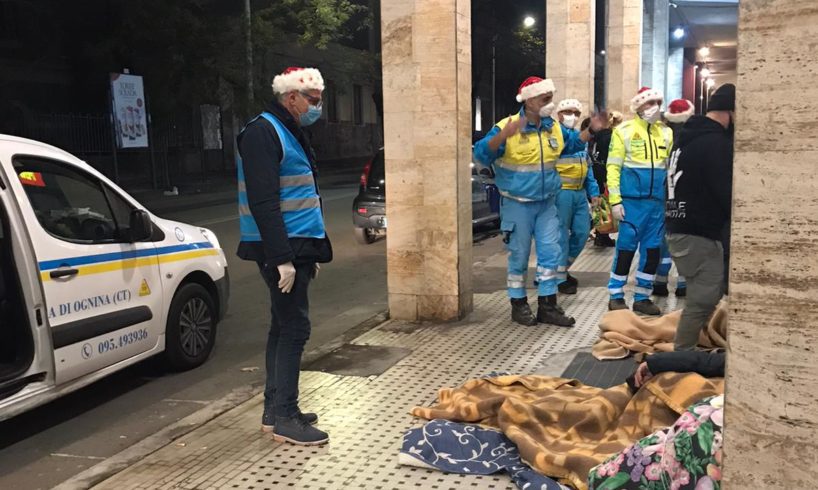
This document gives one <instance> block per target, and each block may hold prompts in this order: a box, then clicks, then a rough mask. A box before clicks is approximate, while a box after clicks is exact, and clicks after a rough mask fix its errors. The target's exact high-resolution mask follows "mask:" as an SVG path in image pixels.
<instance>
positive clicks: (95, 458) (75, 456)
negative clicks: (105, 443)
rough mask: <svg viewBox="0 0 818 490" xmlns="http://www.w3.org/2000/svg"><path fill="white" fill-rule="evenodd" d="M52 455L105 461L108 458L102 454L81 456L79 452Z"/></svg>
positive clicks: (53, 454) (52, 454)
mask: <svg viewBox="0 0 818 490" xmlns="http://www.w3.org/2000/svg"><path fill="white" fill-rule="evenodd" d="M51 456H56V457H58V458H74V459H94V460H97V461H103V460H105V459H108V458H104V457H102V456H80V455H78V454H65V453H51Z"/></svg>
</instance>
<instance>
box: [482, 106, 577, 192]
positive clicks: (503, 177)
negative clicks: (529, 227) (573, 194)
mask: <svg viewBox="0 0 818 490" xmlns="http://www.w3.org/2000/svg"><path fill="white" fill-rule="evenodd" d="M522 114H523V112H522V111H520V113H519V114H515V115H513V116H509V117H507V118H505V119H503V120H502V121H500V122H498V123H497V124H496V125H495V126H494V128H492V130H491V131H489V133H488V134H487V135H486V137H485V138H483V139H482V140H480V141H479V142H477V144H476V145H475V148H474V156H475V159H476V160H477V161H478V162H480V163H482V164H484V165H492V167H493V168H494V173H495V176H496V178H495V183H496V184H497V189H498V190H499V191H500V194H501V195H503V196H504V197H507V198H510V199H514V200H517V201H522V202H532V201H545V200H546V199H548V198H550V197H552V196H554V195H556V193H557V191H559V189H560V187H561V185H562V184H561V181H560V176H559V174H558V173H557V170H556V163H557V159H559V156H560V153H562V150H563V148H564V147H565V142H564V140H563V134H562V130H561V128H560V125H559V124H556V123H554V120H553V119H551V118H550V117H546V118H543V119H542V120H541V122H540V126H539V127H537V126H535V125H533V124H531V123H530V122H529V123H526V125H525V126H523V127H522V128H521V129H520V131H519V132H518V133H517V134H515V135H514V136H511V137H510V138H508V139H507V140H506V142H505V143H503V144H502V145H500V148H498V150H497V151H496V152H493V151H491V149H490V148H489V147H488V142H489V141H490V140H491V139H492V138H493V137H494V136H495V135H496V134H497V133H499V132H500V131H501V130H502V129H503V128H504V127H506V125H507V124H508V123H510V122H511V121H514V120H516V119H519V118H520V117H524V116H523V115H522Z"/></svg>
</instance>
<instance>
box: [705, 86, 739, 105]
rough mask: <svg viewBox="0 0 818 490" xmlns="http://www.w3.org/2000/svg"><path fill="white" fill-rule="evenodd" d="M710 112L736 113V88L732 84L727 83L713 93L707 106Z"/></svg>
mask: <svg viewBox="0 0 818 490" xmlns="http://www.w3.org/2000/svg"><path fill="white" fill-rule="evenodd" d="M707 110H708V111H734V110H736V86H735V85H733V84H732V83H725V84H724V85H722V86H721V87H719V88H718V90H716V92H715V93H713V96H712V97H710V102H709V103H708V104H707Z"/></svg>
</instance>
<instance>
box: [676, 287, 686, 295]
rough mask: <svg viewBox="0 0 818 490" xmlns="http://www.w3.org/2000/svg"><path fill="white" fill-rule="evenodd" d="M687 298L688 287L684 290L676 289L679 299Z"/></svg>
mask: <svg viewBox="0 0 818 490" xmlns="http://www.w3.org/2000/svg"><path fill="white" fill-rule="evenodd" d="M685 296H687V286H685V287H682V288H676V297H677V298H684V297H685Z"/></svg>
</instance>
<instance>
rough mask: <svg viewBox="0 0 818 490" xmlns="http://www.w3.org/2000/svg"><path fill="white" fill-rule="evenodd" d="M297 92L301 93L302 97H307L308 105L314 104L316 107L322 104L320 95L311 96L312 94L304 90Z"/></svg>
mask: <svg viewBox="0 0 818 490" xmlns="http://www.w3.org/2000/svg"><path fill="white" fill-rule="evenodd" d="M298 93H299V94H301V96H302V97H304V98H305V99H307V102H309V103H310V105H314V106H316V107H321V105H322V104H323V101H322V100H321V97H313V96H312V95H310V94H308V93H306V92H298Z"/></svg>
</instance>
